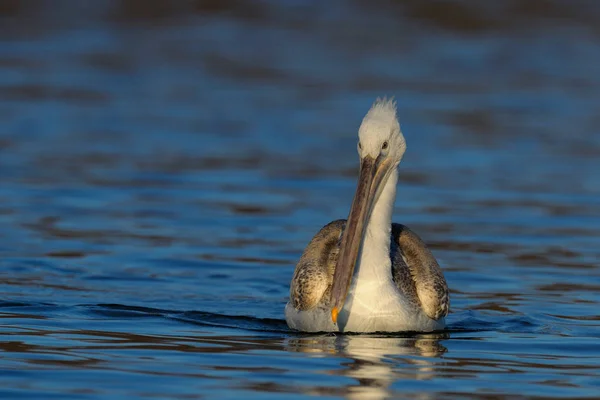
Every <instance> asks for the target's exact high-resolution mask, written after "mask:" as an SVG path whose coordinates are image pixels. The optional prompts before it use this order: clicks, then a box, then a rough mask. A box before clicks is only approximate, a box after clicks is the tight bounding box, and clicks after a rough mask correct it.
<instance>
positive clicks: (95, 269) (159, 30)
mask: <svg viewBox="0 0 600 400" xmlns="http://www.w3.org/2000/svg"><path fill="white" fill-rule="evenodd" d="M0 13H2V14H1V16H0V154H1V156H0V179H1V182H2V184H1V185H0V239H1V240H0V263H1V266H0V317H1V321H0V350H1V352H0V397H1V398H3V399H4V398H23V397H29V398H44V399H52V398H56V399H71V398H72V399H80V398H81V399H108V398H110V399H121V398H122V399H133V398H182V399H183V398H186V399H187V398H211V397H220V398H240V397H242V396H243V397H244V398H260V399H263V398H301V397H304V396H307V395H322V396H325V397H348V398H360V399H365V398H374V399H375V398H386V397H406V398H455V397H457V396H461V397H468V398H497V397H498V396H510V397H519V396H523V397H565V398H585V397H588V398H594V397H595V398H597V397H599V396H600V368H599V367H600V363H599V362H598V360H599V358H600V344H599V343H600V341H599V338H600V314H599V312H598V306H599V303H600V294H599V292H600V268H599V260H600V247H599V246H598V243H599V239H600V211H599V208H598V204H599V202H598V198H599V195H600V174H599V173H598V171H599V169H598V159H599V157H600V135H599V126H600V119H599V117H598V115H599V111H600V109H599V108H598V104H600V101H599V100H600V97H599V93H600V78H599V75H598V71H600V51H599V50H600V49H599V44H600V31H599V30H598V26H599V25H598V21H600V19H599V18H600V7H599V6H598V4H596V3H595V2H585V1H579V2H572V1H569V2H567V1H564V2H559V1H550V0H547V1H536V2H527V3H522V2H496V3H494V5H491V3H490V4H488V5H485V6H484V5H483V3H481V2H459V1H453V2H443V3H442V2H436V3H433V2H432V3H423V2H407V3H404V5H400V4H396V3H392V2H386V1H377V2H366V1H355V2H341V1H334V2H276V1H266V2H258V3H253V4H250V3H246V2H237V1H228V2H209V1H197V2H175V3H173V2H169V3H167V2H137V1H120V2H107V1H94V2H79V1H73V2H68V1H61V2H30V1H8V2H3V4H2V5H1V6H0ZM386 94H387V95H395V96H396V99H397V100H398V104H399V115H400V119H401V124H402V127H403V131H404V134H405V136H406V139H407V143H408V151H407V153H406V156H405V158H404V160H403V162H402V164H401V170H400V183H399V188H398V200H397V207H396V211H395V220H396V221H398V222H402V223H405V224H407V225H409V226H410V227H411V228H413V230H415V231H416V232H418V233H419V234H420V235H421V236H422V237H423V238H424V239H425V240H426V241H427V242H428V243H429V244H430V247H431V248H432V250H433V252H434V254H435V255H436V257H437V258H438V260H439V261H440V263H441V264H442V266H443V268H444V272H445V275H446V278H447V280H448V283H449V286H450V288H451V290H452V310H451V314H450V315H449V317H448V319H447V321H448V329H447V330H446V331H445V332H441V333H436V334H417V335H414V334H412V335H401V334H400V335H338V336H334V335H304V334H298V333H294V332H291V331H289V330H288V328H287V326H286V324H285V322H284V320H283V307H284V305H285V302H286V299H287V295H288V284H289V280H290V277H291V275H292V271H293V268H294V265H295V262H296V261H297V260H298V258H299V256H300V254H301V252H302V250H303V248H304V246H305V245H306V244H307V242H308V241H309V240H310V238H311V237H312V235H313V234H314V233H315V232H316V231H317V230H318V229H319V228H320V227H321V226H322V225H324V224H325V223H327V222H329V221H330V220H332V219H337V218H344V217H345V216H346V215H347V213H348V209H349V205H350V201H351V198H352V195H353V191H354V184H355V179H356V172H357V156H356V153H355V146H356V132H357V128H358V125H359V124H360V121H361V119H362V117H363V115H364V114H365V112H366V111H367V109H368V108H369V106H370V104H371V102H372V101H373V100H374V99H375V98H376V97H377V96H380V95H386Z"/></svg>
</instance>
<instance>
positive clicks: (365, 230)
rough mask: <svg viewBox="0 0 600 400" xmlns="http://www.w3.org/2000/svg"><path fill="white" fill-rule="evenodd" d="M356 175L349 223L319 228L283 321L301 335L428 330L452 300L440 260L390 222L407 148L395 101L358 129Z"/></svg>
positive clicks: (441, 321) (439, 323)
mask: <svg viewBox="0 0 600 400" xmlns="http://www.w3.org/2000/svg"><path fill="white" fill-rule="evenodd" d="M358 136H359V142H358V155H359V157H360V174H359V178H358V185H357V188H356V194H355V195H354V200H353V202H352V206H351V208H350V213H349V215H348V219H347V220H341V219H340V220H336V221H332V222H330V223H329V224H327V225H325V226H324V227H323V228H322V229H321V230H320V231H319V232H318V233H317V234H316V235H315V236H314V237H313V239H312V240H311V241H310V243H309V244H308V246H307V247H306V249H305V250H304V253H303V254H302V257H301V258H300V261H299V262H298V264H297V265H296V269H295V271H294V276H293V278H292V282H291V285H290V300H289V302H288V303H287V305H286V307H285V319H286V321H287V324H288V326H289V327H290V328H292V329H295V330H299V331H304V332H400V331H416V332H429V331H435V330H441V329H443V328H444V327H445V316H446V315H447V314H448V310H449V305H450V299H449V295H448V287H447V285H446V280H445V279H444V275H443V273H442V270H441V269H440V266H439V264H438V263H437V261H436V259H435V257H434V256H433V255H432V253H431V251H429V249H428V248H427V246H426V245H425V243H423V241H422V240H421V239H420V238H419V237H418V236H417V235H416V234H415V233H413V232H412V231H411V230H410V229H409V228H407V227H406V226H404V225H401V224H395V223H392V212H393V208H394V202H395V200H396V185H397V183H398V165H399V164H400V161H401V160H402V157H403V155H404V152H405V151H406V141H405V139H404V136H403V135H402V132H401V131H400V124H399V122H398V119H397V116H396V104H395V102H394V101H392V100H388V99H385V98H384V99H377V101H376V102H375V103H374V104H373V106H372V107H371V109H370V110H369V112H368V113H367V115H366V116H365V118H364V119H363V121H362V124H361V126H360V128H359V131H358Z"/></svg>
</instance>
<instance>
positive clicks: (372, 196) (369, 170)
mask: <svg viewBox="0 0 600 400" xmlns="http://www.w3.org/2000/svg"><path fill="white" fill-rule="evenodd" d="M357 150H358V155H359V157H360V174H359V177H358V185H357V188H356V194H355V195H354V200H353V202H352V207H351V208H350V214H349V215H348V220H347V222H346V228H345V229H344V233H343V235H342V242H341V245H340V252H339V255H338V260H337V264H336V267H335V273H334V276H333V287H332V289H331V306H332V309H331V317H332V320H333V322H337V316H338V313H339V312H340V310H341V309H342V308H343V306H344V302H345V301H346V296H347V294H348V290H349V289H350V283H351V281H352V276H353V274H354V268H355V266H356V262H357V258H358V254H359V252H360V249H361V247H362V243H363V238H364V234H365V229H366V227H367V225H368V221H369V219H370V218H371V214H372V212H373V208H374V206H375V204H376V203H377V201H378V199H379V196H380V195H381V193H382V191H383V188H384V187H385V184H386V183H387V181H388V179H389V177H390V175H391V173H392V171H394V170H395V169H397V168H398V164H400V160H402V156H403V155H404V152H405V151H406V141H405V140H404V136H403V135H402V132H401V131H400V124H399V122H398V118H397V116H396V102H395V101H393V99H389V100H388V99H386V98H383V99H377V100H376V101H375V103H374V104H373V106H372V107H371V109H370V110H369V112H368V113H367V115H366V116H365V118H364V119H363V121H362V124H361V125H360V128H359V130H358V145H357ZM390 223H391V221H390Z"/></svg>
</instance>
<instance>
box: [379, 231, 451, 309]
mask: <svg viewBox="0 0 600 400" xmlns="http://www.w3.org/2000/svg"><path fill="white" fill-rule="evenodd" d="M391 258H392V276H393V279H394V282H395V283H396V286H398V289H400V290H401V291H403V292H404V293H405V294H406V296H407V298H409V299H413V301H414V302H415V303H417V304H418V305H419V306H420V307H421V308H422V309H423V311H424V312H425V314H427V315H428V316H429V317H430V318H432V319H434V320H438V319H440V318H441V317H445V316H446V315H448V310H449V308H450V297H449V295H448V285H447V284H446V279H445V278H444V274H443V273H442V269H441V268H440V265H439V264H438V263H437V261H436V259H435V257H434V256H433V254H431V251H430V250H429V249H428V248H427V246H426V245H425V243H423V241H422V240H421V238H420V237H419V236H417V235H416V234H415V233H414V232H413V231H411V230H410V229H408V227H406V226H404V225H401V224H392V243H391Z"/></svg>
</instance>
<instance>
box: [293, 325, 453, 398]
mask: <svg viewBox="0 0 600 400" xmlns="http://www.w3.org/2000/svg"><path fill="white" fill-rule="evenodd" d="M447 337H448V334H445V333H428V334H422V335H419V336H417V337H385V336H372V335H341V336H333V335H331V336H330V335H319V336H304V337H297V338H290V339H288V341H287V346H286V347H287V350H288V351H298V352H305V353H312V354H314V355H315V356H317V357H318V356H319V355H321V354H322V355H323V356H330V355H331V354H335V355H336V356H337V357H344V358H347V359H348V360H349V361H347V362H346V361H342V362H341V365H342V366H343V367H344V369H342V370H341V371H336V372H335V374H340V375H342V376H345V377H348V378H352V379H354V380H356V382H355V383H352V384H350V385H347V386H345V387H343V388H340V392H338V394H343V395H345V396H346V397H348V398H356V399H383V398H390V397H393V395H394V393H393V390H392V389H391V388H390V386H391V385H392V384H393V383H394V382H396V381H398V380H401V379H407V380H411V381H414V380H428V379H433V378H435V369H434V368H433V367H434V362H435V361H434V360H428V358H433V357H439V356H441V355H442V354H444V353H445V352H446V348H445V347H444V346H443V345H442V344H440V340H441V339H445V338H447ZM415 356H417V357H415ZM308 392H309V393H311V394H328V393H327V388H319V387H313V388H311V389H308ZM321 392H322V393H321ZM424 398H427V397H426V396H425V397H424Z"/></svg>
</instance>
